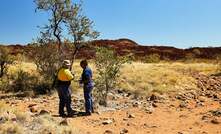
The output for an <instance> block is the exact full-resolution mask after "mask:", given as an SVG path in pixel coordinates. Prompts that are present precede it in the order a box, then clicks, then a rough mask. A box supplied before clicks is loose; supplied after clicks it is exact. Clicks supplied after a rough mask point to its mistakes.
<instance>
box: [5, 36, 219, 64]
mask: <svg viewBox="0 0 221 134" xmlns="http://www.w3.org/2000/svg"><path fill="white" fill-rule="evenodd" d="M7 47H8V48H9V49H10V51H11V54H13V55H17V54H19V53H23V52H28V53H29V54H31V51H32V49H33V47H32V46H31V45H30V44H29V45H8V46H7ZM94 47H109V48H113V49H114V50H116V52H117V54H118V55H120V56H122V55H128V54H130V55H133V56H134V57H135V58H136V59H140V58H144V57H145V56H148V55H152V54H158V55H159V56H160V58H161V59H170V60H179V59H183V58H203V59H214V58H216V56H217V55H221V47H205V48H200V47H194V48H188V49H178V48H175V47H169V46H143V45H139V44H137V43H136V42H134V41H132V40H130V39H118V40H94V41H92V42H91V44H90V46H89V47H85V48H83V49H82V50H81V52H80V53H79V54H78V55H77V58H82V57H87V58H93V57H94V56H95V49H94ZM65 52H66V53H70V52H69V51H68V50H67V49H66V50H65Z"/></svg>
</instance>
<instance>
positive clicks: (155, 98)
mask: <svg viewBox="0 0 221 134" xmlns="http://www.w3.org/2000/svg"><path fill="white" fill-rule="evenodd" d="M149 100H150V101H154V100H157V96H156V95H155V94H152V95H151V96H150V99H149Z"/></svg>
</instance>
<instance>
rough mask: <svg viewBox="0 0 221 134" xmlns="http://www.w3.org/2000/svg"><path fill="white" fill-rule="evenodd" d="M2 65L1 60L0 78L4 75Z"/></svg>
mask: <svg viewBox="0 0 221 134" xmlns="http://www.w3.org/2000/svg"><path fill="white" fill-rule="evenodd" d="M4 65H5V63H4V62H2V63H1V65H0V66H1V70H0V78H1V77H2V76H3V75H4V69H5V67H4Z"/></svg>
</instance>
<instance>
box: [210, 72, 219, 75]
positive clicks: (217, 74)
mask: <svg viewBox="0 0 221 134" xmlns="http://www.w3.org/2000/svg"><path fill="white" fill-rule="evenodd" d="M210 76H221V72H219V73H216V74H211V75H210Z"/></svg>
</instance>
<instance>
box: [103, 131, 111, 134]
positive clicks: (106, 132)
mask: <svg viewBox="0 0 221 134" xmlns="http://www.w3.org/2000/svg"><path fill="white" fill-rule="evenodd" d="M104 134H113V131H111V130H106V131H105V132H104Z"/></svg>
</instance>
